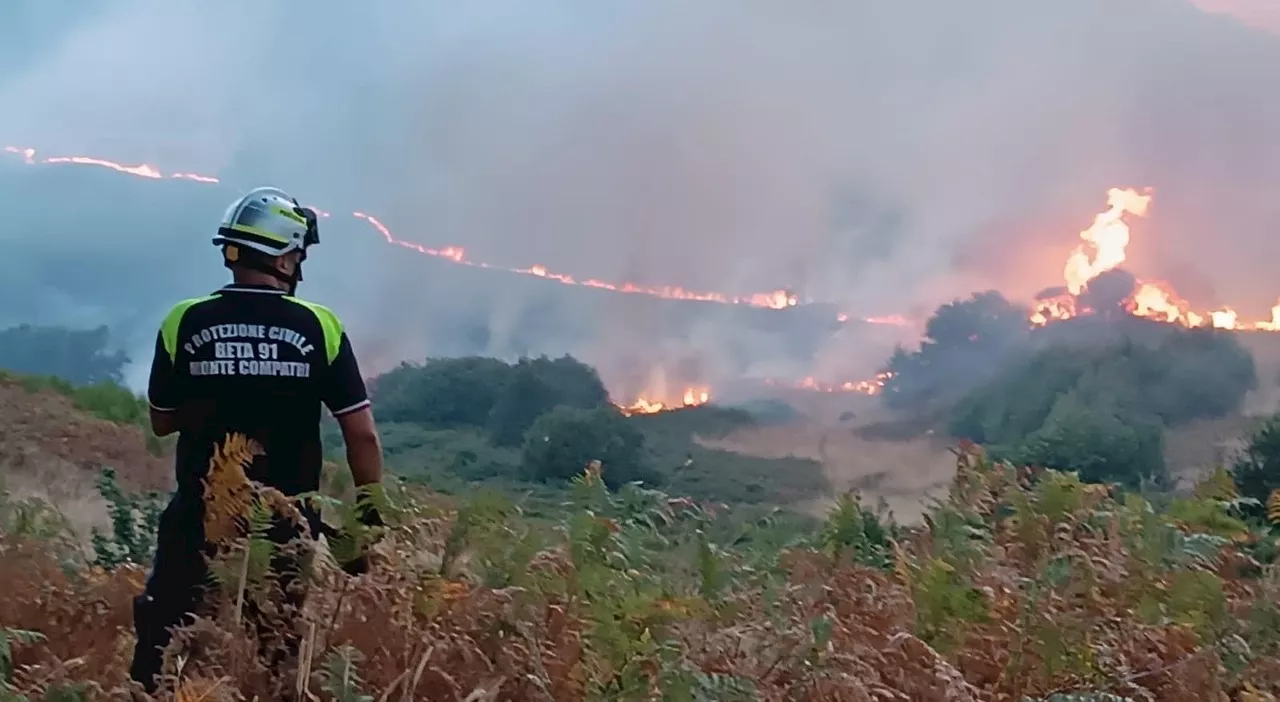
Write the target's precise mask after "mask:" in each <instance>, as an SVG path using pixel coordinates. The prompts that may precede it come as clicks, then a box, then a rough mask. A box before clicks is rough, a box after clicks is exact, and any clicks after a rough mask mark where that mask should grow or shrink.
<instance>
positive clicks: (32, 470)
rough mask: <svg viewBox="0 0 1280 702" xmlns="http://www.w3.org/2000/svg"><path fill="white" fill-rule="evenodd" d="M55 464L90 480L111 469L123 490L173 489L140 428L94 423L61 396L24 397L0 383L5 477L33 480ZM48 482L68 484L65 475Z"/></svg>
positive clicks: (165, 464)
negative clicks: (20, 475) (31, 477)
mask: <svg viewBox="0 0 1280 702" xmlns="http://www.w3.org/2000/svg"><path fill="white" fill-rule="evenodd" d="M59 464H61V465H62V466H63V467H71V468H74V469H78V470H80V471H84V472H86V473H88V474H90V475H91V476H96V474H97V472H98V470H99V469H101V468H104V467H109V468H114V469H115V470H116V472H117V473H118V474H119V476H120V482H121V484H122V485H123V486H125V487H126V488H129V489H136V490H168V489H170V488H171V487H172V485H173V466H172V461H171V459H169V458H165V457H157V456H153V455H151V453H149V452H148V451H147V440H146V435H145V434H143V431H142V429H141V428H140V427H136V426H124V425H120V424H115V423H112V422H106V421H103V420H100V419H96V418H94V417H92V416H89V415H88V414H86V413H84V412H81V411H80V410H78V409H76V408H75V406H74V405H73V404H72V403H71V400H70V399H68V398H66V397H63V396H61V395H56V394H53V393H47V392H38V393H32V392H28V391H27V390H26V389H25V388H23V387H22V386H21V385H20V384H18V383H15V382H12V381H4V380H0V466H3V468H4V473H5V475H9V474H10V473H21V472H24V471H25V472H27V473H28V474H31V475H39V474H41V473H42V472H44V471H47V470H48V466H51V465H59ZM49 477H50V478H51V479H52V480H54V482H57V481H60V480H65V479H73V476H70V475H65V474H64V475H60V476H59V475H53V476H49Z"/></svg>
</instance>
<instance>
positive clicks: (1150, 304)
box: [1031, 188, 1280, 331]
mask: <svg viewBox="0 0 1280 702" xmlns="http://www.w3.org/2000/svg"><path fill="white" fill-rule="evenodd" d="M1152 197H1153V195H1152V193H1151V190H1150V189H1148V190H1146V191H1144V192H1141V193H1140V192H1137V191H1136V190H1132V189H1129V188H1124V189H1121V188H1112V189H1111V190H1109V191H1107V210H1106V211H1105V212H1102V213H1100V214H1098V215H1097V216H1096V217H1094V220H1093V225H1092V226H1090V227H1089V228H1088V229H1086V230H1084V231H1082V232H1080V239H1081V243H1080V244H1078V245H1077V246H1076V248H1075V250H1074V251H1072V252H1071V255H1070V256H1068V257H1067V264H1066V267H1065V268H1064V269H1063V278H1064V279H1065V281H1066V289H1067V291H1066V292H1064V293H1062V294H1059V295H1053V296H1048V297H1044V298H1041V299H1039V300H1037V304H1036V309H1035V311H1034V312H1033V313H1032V315H1031V323H1032V324H1034V325H1036V326H1044V325H1045V324H1048V323H1049V322H1052V321H1055V320H1064V319H1070V318H1072V317H1075V316H1077V315H1080V314H1087V313H1089V312H1092V310H1090V309H1088V308H1087V307H1085V306H1083V304H1082V303H1081V301H1080V297H1079V296H1080V294H1081V293H1083V292H1084V291H1085V290H1086V289H1088V287H1089V283H1090V282H1091V281H1093V280H1094V279H1096V278H1097V277H1098V276H1100V275H1102V274H1103V273H1106V272H1107V271H1110V270H1114V269H1116V268H1118V267H1119V266H1120V265H1121V264H1123V263H1124V262H1125V261H1126V260H1127V259H1126V255H1125V250H1126V249H1127V248H1128V246H1129V236H1130V229H1129V223H1128V222H1127V221H1125V217H1126V216H1133V217H1145V216H1146V215H1147V211H1148V209H1150V207H1151V200H1152ZM1124 307H1125V310H1126V311H1128V312H1129V314H1132V315H1134V316H1135V317H1144V318H1146V319H1153V320H1157V321H1161V322H1167V323H1170V324H1178V325H1181V326H1185V327H1203V326H1212V327H1215V328H1217V329H1236V330H1262V331H1280V303H1277V304H1276V305H1275V306H1273V307H1272V308H1271V319H1270V320H1268V321H1261V322H1241V321H1240V316H1239V314H1238V313H1237V312H1236V311H1235V310H1233V309H1231V308H1230V307H1223V308H1220V309H1216V310H1211V311H1209V312H1203V313H1201V312H1196V311H1195V310H1193V309H1192V307H1191V304H1190V303H1189V302H1187V301H1186V300H1184V299H1182V298H1181V297H1179V296H1178V295H1177V293H1176V292H1175V291H1174V290H1173V287H1172V286H1171V285H1169V284H1168V283H1165V282H1163V281H1158V280H1141V279H1138V280H1137V283H1136V286H1135V288H1134V292H1133V294H1132V295H1130V296H1129V299H1128V300H1126V301H1125V303H1124Z"/></svg>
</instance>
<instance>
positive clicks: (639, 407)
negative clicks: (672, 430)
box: [618, 387, 711, 416]
mask: <svg viewBox="0 0 1280 702" xmlns="http://www.w3.org/2000/svg"><path fill="white" fill-rule="evenodd" d="M649 394H652V393H649ZM710 401H711V388H707V387H687V388H685V389H684V392H683V393H681V395H680V399H679V401H669V402H660V401H656V400H651V399H649V398H648V397H645V395H644V394H642V395H641V396H640V397H637V398H636V400H635V402H632V403H631V404H629V405H618V407H619V408H620V409H621V410H622V413H623V414H625V415H627V416H631V415H633V414H657V413H658V412H665V411H668V410H675V409H681V408H683V407H697V406H699V405H705V404H707V403H708V402H710Z"/></svg>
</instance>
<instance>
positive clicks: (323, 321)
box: [284, 295, 343, 334]
mask: <svg viewBox="0 0 1280 702" xmlns="http://www.w3.org/2000/svg"><path fill="white" fill-rule="evenodd" d="M284 299H285V300H288V301H289V302H292V303H294V304H296V305H300V306H302V307H305V308H306V309H308V310H310V311H311V313H312V314H314V315H315V316H316V319H318V320H320V326H322V327H325V331H326V332H327V331H330V328H332V329H333V330H336V331H337V332H338V333H339V334H341V333H342V331H343V326H342V318H341V317H339V316H338V314H337V313H336V312H334V311H333V310H331V309H329V308H328V307H325V306H324V305H322V304H320V303H318V302H312V301H310V300H304V299H302V298H300V297H294V296H292V295H285V296H284Z"/></svg>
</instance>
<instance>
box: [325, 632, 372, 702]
mask: <svg viewBox="0 0 1280 702" xmlns="http://www.w3.org/2000/svg"><path fill="white" fill-rule="evenodd" d="M363 662H364V656H363V655H362V654H361V653H360V651H358V650H357V649H356V648H354V647H352V646H350V645H343V646H339V647H338V648H337V649H335V650H333V651H331V652H330V653H329V655H328V656H326V657H325V660H324V667H323V669H322V670H321V671H320V689H321V690H323V691H324V692H327V693H328V694H330V695H332V696H333V699H334V702H373V696H371V695H366V694H365V693H364V692H362V691H361V688H362V687H363V686H364V681H363V680H361V679H360V671H359V666H360V664H361V663H363Z"/></svg>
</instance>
